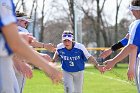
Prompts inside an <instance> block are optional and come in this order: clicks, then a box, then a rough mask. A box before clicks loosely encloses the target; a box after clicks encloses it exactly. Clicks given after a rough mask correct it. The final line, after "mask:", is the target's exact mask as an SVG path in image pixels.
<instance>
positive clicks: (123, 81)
mask: <svg viewBox="0 0 140 93" xmlns="http://www.w3.org/2000/svg"><path fill="white" fill-rule="evenodd" d="M84 72H86V73H89V74H96V75H98V76H101V75H100V74H97V73H94V72H89V71H84ZM102 77H104V78H107V79H111V80H115V81H119V82H122V83H128V84H130V85H132V83H131V82H128V81H125V80H121V79H116V78H112V77H109V76H105V75H104V76H102Z"/></svg>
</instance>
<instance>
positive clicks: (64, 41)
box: [63, 39, 72, 49]
mask: <svg viewBox="0 0 140 93" xmlns="http://www.w3.org/2000/svg"><path fill="white" fill-rule="evenodd" d="M63 43H64V45H65V47H66V48H67V49H72V41H70V40H68V39H66V40H63Z"/></svg>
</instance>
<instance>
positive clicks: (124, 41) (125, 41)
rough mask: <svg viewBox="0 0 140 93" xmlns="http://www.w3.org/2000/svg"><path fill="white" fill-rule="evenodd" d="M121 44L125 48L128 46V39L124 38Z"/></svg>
mask: <svg viewBox="0 0 140 93" xmlns="http://www.w3.org/2000/svg"><path fill="white" fill-rule="evenodd" d="M120 42H121V43H122V45H123V46H126V45H127V43H128V39H127V38H123V39H122V40H120Z"/></svg>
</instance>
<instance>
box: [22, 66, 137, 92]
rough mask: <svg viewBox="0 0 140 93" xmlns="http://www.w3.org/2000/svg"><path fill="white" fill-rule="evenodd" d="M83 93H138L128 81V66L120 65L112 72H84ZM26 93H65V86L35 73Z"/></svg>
mask: <svg viewBox="0 0 140 93" xmlns="http://www.w3.org/2000/svg"><path fill="white" fill-rule="evenodd" d="M84 73H85V74H84V77H85V78H84V87H83V93H137V91H136V86H135V85H134V82H129V81H128V80H127V65H124V64H123V65H122V64H121V65H119V66H118V67H117V68H114V69H113V70H112V71H109V72H106V73H105V74H100V73H99V72H98V71H97V70H96V69H95V68H93V67H88V68H86V69H85V72H84ZM24 93H64V91H63V85H62V84H59V85H53V84H52V83H51V81H50V79H48V78H46V76H45V75H44V73H43V72H41V71H39V70H35V71H34V77H33V78H32V79H31V80H27V82H26V85H25V88H24Z"/></svg>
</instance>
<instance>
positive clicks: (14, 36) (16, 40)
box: [2, 23, 62, 81]
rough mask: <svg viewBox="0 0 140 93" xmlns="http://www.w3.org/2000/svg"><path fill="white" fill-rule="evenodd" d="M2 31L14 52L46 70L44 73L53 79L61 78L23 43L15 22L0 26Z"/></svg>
mask: <svg viewBox="0 0 140 93" xmlns="http://www.w3.org/2000/svg"><path fill="white" fill-rule="evenodd" d="M2 31H3V34H4V36H5V38H6V41H7V42H8V44H9V46H10V48H11V49H12V50H13V51H14V52H15V53H17V54H19V55H21V56H24V57H26V58H27V59H28V60H29V62H30V63H31V64H34V65H35V66H37V67H40V68H42V70H43V71H44V72H46V74H48V75H49V77H50V78H51V79H52V80H53V81H56V80H57V81H60V80H61V77H62V75H61V73H60V72H59V71H58V70H56V69H55V68H54V67H52V66H50V65H49V64H47V63H46V61H45V60H44V59H43V58H42V57H41V56H39V55H38V54H37V53H36V52H35V51H33V50H32V49H31V48H30V47H29V46H28V45H27V43H25V42H24V41H23V40H22V39H21V38H20V36H19V34H18V29H17V25H16V24H14V23H11V24H9V25H6V26H4V27H2ZM17 46H18V47H17Z"/></svg>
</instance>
